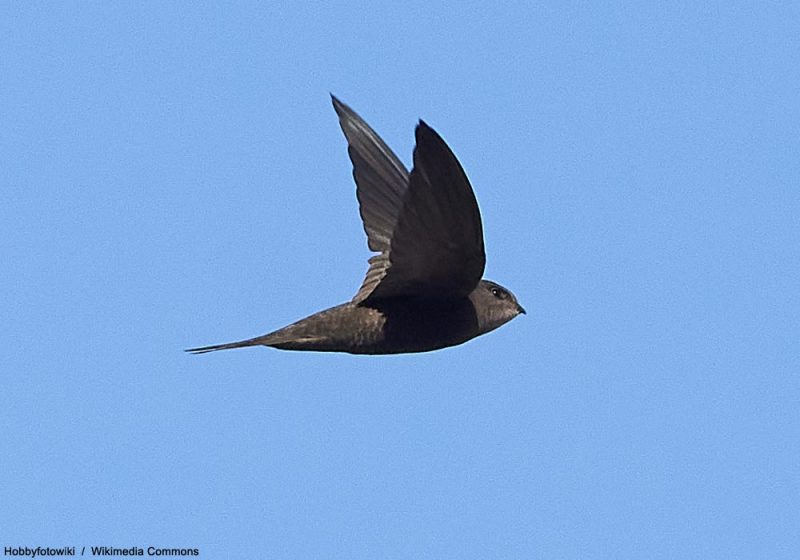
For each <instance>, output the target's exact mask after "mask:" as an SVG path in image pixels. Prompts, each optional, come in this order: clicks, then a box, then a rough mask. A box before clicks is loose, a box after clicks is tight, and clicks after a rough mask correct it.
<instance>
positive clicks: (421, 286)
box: [333, 97, 486, 303]
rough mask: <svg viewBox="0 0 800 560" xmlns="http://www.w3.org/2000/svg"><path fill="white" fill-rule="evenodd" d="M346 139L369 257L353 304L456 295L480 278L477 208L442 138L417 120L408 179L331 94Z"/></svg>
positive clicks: (369, 131) (480, 237)
mask: <svg viewBox="0 0 800 560" xmlns="http://www.w3.org/2000/svg"><path fill="white" fill-rule="evenodd" d="M333 105H334V108H335V109H336V113H337V114H338V115H339V123H340V125H341V127H342V130H343V131H344V134H345V137H346V138H347V141H348V152H349V154H350V160H351V161H352V163H353V177H354V178H355V181H356V187H357V195H358V201H359V206H360V210H361V217H362V220H363V222H364V229H365V231H366V232H367V238H368V242H369V248H370V249H371V250H373V251H376V252H378V253H379V254H377V255H375V256H373V257H372V258H370V260H369V263H370V267H369V270H368V271H367V276H366V278H365V279H364V283H363V284H362V285H361V288H360V289H359V290H358V293H357V294H356V296H355V297H354V298H353V301H355V302H357V303H358V302H364V301H367V300H377V299H381V298H387V297H395V296H414V295H417V296H418V295H422V296H429V297H459V296H464V295H467V294H469V293H470V292H471V291H472V290H473V289H474V288H475V286H476V285H477V284H478V282H479V281H480V279H481V276H483V269H484V266H485V263H486V256H485V253H484V248H483V230H482V226H481V216H480V212H479V210H478V203H477V201H476V200H475V195H474V193H473V192H472V187H471V186H470V184H469V180H468V179H467V176H466V174H465V173H464V170H463V169H462V168H461V165H460V164H459V163H458V160H457V159H456V157H455V155H453V152H452V151H450V148H448V147H447V144H445V143H444V140H442V138H441V137H440V136H439V135H438V134H437V133H436V132H435V131H434V130H433V129H432V128H430V127H429V126H428V125H427V124H425V123H424V122H422V121H420V123H419V125H418V126H417V128H416V131H415V134H416V146H415V148H414V169H413V170H412V172H411V174H410V175H409V174H408V171H406V169H405V167H403V164H402V163H400V161H399V160H398V159H397V156H395V155H394V153H392V151H391V150H390V149H389V148H388V147H387V146H386V144H385V143H384V142H383V140H381V138H380V137H379V136H378V135H377V134H376V133H375V131H374V130H372V128H370V127H369V125H367V123H365V122H364V121H363V119H361V118H360V117H359V116H358V115H357V114H356V113H355V112H354V111H353V110H352V109H350V108H349V107H347V106H346V105H344V104H343V103H341V102H340V101H339V100H338V99H336V98H335V97H334V98H333Z"/></svg>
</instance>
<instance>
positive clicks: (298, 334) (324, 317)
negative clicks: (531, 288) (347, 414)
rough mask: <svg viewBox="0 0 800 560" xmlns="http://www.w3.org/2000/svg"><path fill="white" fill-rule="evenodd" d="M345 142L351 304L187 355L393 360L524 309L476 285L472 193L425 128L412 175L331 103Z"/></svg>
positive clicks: (481, 258) (476, 216)
mask: <svg viewBox="0 0 800 560" xmlns="http://www.w3.org/2000/svg"><path fill="white" fill-rule="evenodd" d="M333 105H334V108H335V109H336V112H337V114H338V115H339V122H340V125H341V127H342V130H343V132H344V134H345V136H346V137H347V140H348V152H349V154H350V159H351V160H352V162H353V177H354V178H355V181H356V185H357V187H358V188H357V195H358V200H359V205H360V210H361V218H362V220H363V222H364V229H365V231H366V233H367V239H368V242H369V248H370V249H372V250H373V251H376V252H378V254H377V255H375V256H373V257H372V258H371V259H370V267H369V270H368V271H367V275H366V278H365V279H364V282H363V284H362V286H361V288H360V289H359V291H358V293H357V294H356V295H355V297H354V298H353V299H352V300H351V301H349V302H347V303H343V304H341V305H337V306H336V307H331V308H330V309H326V310H324V311H320V312H318V313H315V314H313V315H311V316H309V317H306V318H305V319H301V320H300V321H297V322H296V323H292V324H291V325H288V326H286V327H284V328H282V329H279V330H277V331H274V332H272V333H269V334H266V335H263V336H259V337H256V338H251V339H247V340H242V341H239V342H231V343H227V344H216V345H212V346H204V347H200V348H192V349H190V350H188V352H193V353H198V354H200V353H205V352H212V351H214V350H225V349H230V348H242V347H246V346H271V347H274V348H280V349H282V350H311V351H319V352H349V353H352V354H398V353H408V352H426V351H430V350H437V349H439V348H445V347H448V346H455V345H457V344H461V343H463V342H466V341H467V340H470V339H471V338H474V337H476V336H479V335H481V334H484V333H486V332H489V331H491V330H493V329H495V328H497V327H499V326H501V325H503V324H504V323H506V322H508V321H510V320H511V319H513V318H514V317H516V316H517V315H519V314H520V313H524V312H525V310H524V309H523V308H522V307H521V306H520V305H519V304H518V303H517V301H516V299H515V298H514V296H513V295H512V294H511V292H509V291H508V290H506V289H505V288H503V287H502V286H500V285H499V284H496V283H494V282H491V281H489V280H483V279H481V276H482V274H483V269H484V265H485V260H486V257H485V255H484V248H483V230H482V225H481V219H480V213H479V211H478V205H477V202H476V200H475V195H474V194H473V192H472V187H471V186H470V184H469V181H468V180H467V177H466V175H465V174H464V171H463V169H462V168H461V165H460V164H459V163H458V160H456V158H455V156H454V155H453V153H452V152H451V151H450V149H449V148H448V147H447V145H446V144H445V143H444V141H443V140H442V139H441V137H439V135H438V134H436V132H435V131H434V130H433V129H432V128H430V127H429V126H428V125H426V124H425V123H423V122H422V121H420V124H419V125H418V126H417V129H416V137H417V146H416V148H415V150H414V169H413V170H412V171H411V173H409V172H408V171H407V170H406V168H405V167H404V166H403V164H402V163H400V161H399V160H398V159H397V156H395V155H394V153H392V151H391V150H390V149H389V148H388V147H387V146H386V144H385V143H384V142H383V141H382V140H381V139H380V137H379V136H378V135H377V134H376V133H375V131H373V130H372V129H371V128H370V127H369V125H367V124H366V122H364V121H363V120H362V119H361V117H359V116H358V115H357V114H356V113H355V112H354V111H353V110H352V109H350V108H349V107H347V106H346V105H344V104H343V103H341V102H340V101H339V100H338V99H336V98H335V97H334V98H333Z"/></svg>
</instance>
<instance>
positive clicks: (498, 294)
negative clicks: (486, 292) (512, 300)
mask: <svg viewBox="0 0 800 560" xmlns="http://www.w3.org/2000/svg"><path fill="white" fill-rule="evenodd" d="M492 295H493V296H494V297H496V298H498V299H505V297H506V293H505V292H504V291H503V290H501V289H500V288H492Z"/></svg>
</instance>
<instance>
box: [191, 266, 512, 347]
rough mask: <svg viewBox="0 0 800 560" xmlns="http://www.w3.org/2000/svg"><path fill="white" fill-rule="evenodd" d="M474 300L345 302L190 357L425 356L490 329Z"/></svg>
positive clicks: (484, 285) (490, 285) (483, 284)
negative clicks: (270, 352) (256, 350)
mask: <svg viewBox="0 0 800 560" xmlns="http://www.w3.org/2000/svg"><path fill="white" fill-rule="evenodd" d="M492 289H498V287H497V285H496V284H494V283H492V282H489V281H482V282H481V283H480V284H479V286H478V287H477V288H476V292H477V290H483V291H487V292H488V293H489V294H491V290H492ZM491 297H494V296H491ZM473 299H478V295H477V294H470V296H468V297H464V298H458V299H453V300H448V299H444V300H443V299H440V298H433V299H430V298H429V299H423V298H387V299H384V300H381V301H378V302H372V303H369V304H357V303H353V302H347V303H343V304H341V305H337V306H336V307H331V308H330V309H326V310H324V311H320V312H318V313H314V314H313V315H311V316H309V317H306V318H305V319H301V320H299V321H297V322H295V323H292V324H291V325H288V326H286V327H283V328H282V329H278V330H277V331H275V332H272V333H269V334H265V335H263V336H259V337H256V338H251V339H248V340H242V341H239V342H231V343H228V344H218V345H214V346H206V347H204V348H196V349H193V350H192V351H193V352H195V353H203V352H212V351H214V350H225V349H230V348H242V347H245V346H272V347H273V348H280V349H281V350H312V351H317V352H349V353H351V354H400V353H408V352H428V351H431V350H438V349H440V348H446V347H448V346H455V345H457V344H461V343H462V342H466V341H467V340H469V339H471V338H474V337H476V336H478V335H480V334H483V333H484V332H487V331H488V330H491V329H490V328H489V325H486V324H481V320H480V319H479V316H478V312H477V310H476V304H475V303H474V302H473ZM492 328H495V327H492Z"/></svg>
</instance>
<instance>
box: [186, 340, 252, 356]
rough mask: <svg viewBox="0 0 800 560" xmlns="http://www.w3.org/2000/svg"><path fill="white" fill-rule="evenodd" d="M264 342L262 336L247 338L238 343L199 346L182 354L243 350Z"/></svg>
mask: <svg viewBox="0 0 800 560" xmlns="http://www.w3.org/2000/svg"><path fill="white" fill-rule="evenodd" d="M263 340H264V337H263V336H259V337H256V338H249V339H247V340H240V341H238V342H228V343H226V344H212V345H211V346H200V347H199V348H187V349H186V350H184V352H191V353H192V354H205V353H206V352H215V351H217V350H229V349H231V348H244V347H245V346H258V345H259V344H261V343H262V342H263Z"/></svg>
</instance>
